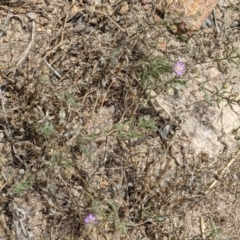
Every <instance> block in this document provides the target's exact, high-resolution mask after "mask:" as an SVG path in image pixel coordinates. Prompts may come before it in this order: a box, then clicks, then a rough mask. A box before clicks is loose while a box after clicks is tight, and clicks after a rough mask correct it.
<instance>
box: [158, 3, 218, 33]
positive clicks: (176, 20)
mask: <svg viewBox="0 0 240 240" xmlns="http://www.w3.org/2000/svg"><path fill="white" fill-rule="evenodd" d="M217 2H218V0H160V1H159V3H158V5H157V9H158V10H159V11H160V12H161V13H163V14H164V16H165V17H167V18H169V19H171V20H172V21H173V24H172V25H173V26H172V27H173V31H174V32H175V33H176V34H183V33H189V32H192V31H197V30H199V29H200V27H201V26H202V24H203V22H204V21H205V20H206V19H207V18H208V16H209V15H210V13H211V11H212V10H213V9H214V8H215V6H216V5H217Z"/></svg>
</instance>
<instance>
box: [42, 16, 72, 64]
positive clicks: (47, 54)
mask: <svg viewBox="0 0 240 240" xmlns="http://www.w3.org/2000/svg"><path fill="white" fill-rule="evenodd" d="M67 20H68V15H67V16H66V18H65V22H64V25H63V28H62V33H61V39H60V43H59V44H58V45H57V46H55V47H54V48H53V49H51V50H50V51H49V52H48V53H46V54H45V55H44V56H43V58H42V60H44V59H46V58H47V57H48V56H49V55H50V54H51V53H53V52H54V51H55V50H56V49H58V48H59V47H60V46H61V45H62V42H63V36H64V30H65V28H66V24H67Z"/></svg>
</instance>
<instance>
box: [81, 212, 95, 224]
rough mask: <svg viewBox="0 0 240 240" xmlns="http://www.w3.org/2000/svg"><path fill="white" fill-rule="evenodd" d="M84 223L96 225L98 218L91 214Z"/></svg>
mask: <svg viewBox="0 0 240 240" xmlns="http://www.w3.org/2000/svg"><path fill="white" fill-rule="evenodd" d="M84 222H85V223H96V222H97V218H96V217H95V216H94V215H93V214H92V213H89V214H88V215H87V216H86V217H85V218H84Z"/></svg>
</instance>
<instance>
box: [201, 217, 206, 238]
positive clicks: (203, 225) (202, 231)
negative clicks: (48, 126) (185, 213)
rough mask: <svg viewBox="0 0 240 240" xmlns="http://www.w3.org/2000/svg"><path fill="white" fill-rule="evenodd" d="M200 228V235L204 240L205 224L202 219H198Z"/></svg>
mask: <svg viewBox="0 0 240 240" xmlns="http://www.w3.org/2000/svg"><path fill="white" fill-rule="evenodd" d="M200 226H201V235H202V239H206V238H205V224H204V220H203V217H202V216H201V217H200Z"/></svg>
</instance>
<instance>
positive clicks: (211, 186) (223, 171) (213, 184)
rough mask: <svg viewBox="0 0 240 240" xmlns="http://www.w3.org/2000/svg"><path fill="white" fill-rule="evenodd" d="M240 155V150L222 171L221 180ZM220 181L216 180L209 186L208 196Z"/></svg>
mask: <svg viewBox="0 0 240 240" xmlns="http://www.w3.org/2000/svg"><path fill="white" fill-rule="evenodd" d="M239 155H240V149H239V150H238V151H237V153H236V155H235V157H234V158H232V159H231V161H230V162H229V163H228V164H227V166H226V167H225V168H224V169H223V170H222V171H221V173H220V174H219V179H220V177H222V175H223V174H224V173H225V172H226V170H227V169H228V168H229V167H230V166H231V165H232V164H233V163H234V161H235V160H236V159H237V157H238V156H239ZM217 182H218V180H217V179H215V180H214V181H213V182H212V184H211V185H210V186H209V188H208V190H207V191H206V192H205V194H208V193H209V191H210V190H211V189H212V188H213V187H214V186H215V185H216V184H217Z"/></svg>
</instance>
